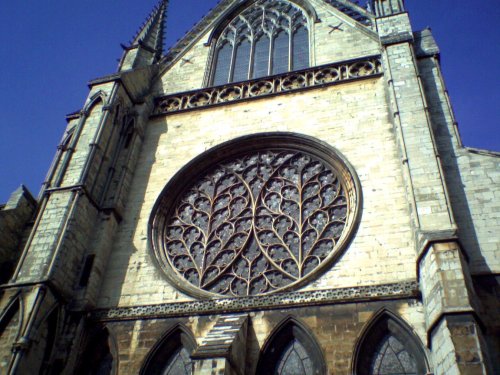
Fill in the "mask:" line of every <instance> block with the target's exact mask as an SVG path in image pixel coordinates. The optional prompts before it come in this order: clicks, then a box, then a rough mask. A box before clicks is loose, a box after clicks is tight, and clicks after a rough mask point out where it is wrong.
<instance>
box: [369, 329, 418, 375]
mask: <svg viewBox="0 0 500 375" xmlns="http://www.w3.org/2000/svg"><path fill="white" fill-rule="evenodd" d="M370 370H371V371H370V374H374V375H418V373H417V364H416V362H415V358H414V357H413V355H411V354H410V353H409V352H408V350H407V349H406V348H405V346H404V345H403V344H402V343H401V341H399V340H398V339H397V338H396V337H395V336H394V335H392V334H390V333H389V334H387V335H386V336H385V337H384V338H383V339H382V341H381V342H380V344H379V345H378V348H377V349H376V350H375V355H374V356H373V359H372V363H371V367H370Z"/></svg>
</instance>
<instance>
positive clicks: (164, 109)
mask: <svg viewBox="0 0 500 375" xmlns="http://www.w3.org/2000/svg"><path fill="white" fill-rule="evenodd" d="M381 74H382V64H381V60H380V56H369V57H364V58H362V59H356V60H349V61H344V62H340V63H334V64H328V65H322V66H316V67H314V68H308V69H304V70H299V71H295V72H289V73H285V74H279V75H275V76H270V77H264V78H259V79H253V80H250V81H243V82H238V83H231V84H227V85H222V86H216V87H210V88H206V89H201V90H195V91H188V92H183V93H178V94H173V95H166V96H162V97H158V98H156V99H155V108H154V112H153V116H163V115H167V114H170V113H178V112H183V111H189V110H193V109H199V108H203V107H211V106H215V105H223V104H227V103H232V102H240V101H243V100H252V99H258V98H262V97H267V96H271V95H278V94H284V93H289V92H296V91H299V90H305V89H311V88H315V87H324V86H329V85H334V84H338V83H343V82H349V81H353V80H358V79H366V78H372V77H377V76H380V75H381Z"/></svg>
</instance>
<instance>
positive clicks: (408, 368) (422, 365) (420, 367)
mask: <svg viewBox="0 0 500 375" xmlns="http://www.w3.org/2000/svg"><path fill="white" fill-rule="evenodd" d="M354 366H355V374H357V375H424V374H426V373H427V365H426V360H425V354H424V352H423V350H422V345H421V344H420V342H419V340H418V338H417V337H416V336H415V335H414V334H413V333H412V332H411V330H410V329H409V328H408V327H407V326H406V324H405V323H403V322H402V321H401V320H400V319H398V318H397V317H396V316H394V315H393V314H391V313H389V312H386V311H384V312H382V313H379V314H378V315H377V317H375V319H374V320H373V321H372V322H371V323H370V324H369V325H368V327H367V329H365V332H364V334H363V336H362V338H361V339H360V340H359V343H358V346H357V348H356V353H355V359H354Z"/></svg>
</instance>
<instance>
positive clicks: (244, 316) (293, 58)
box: [0, 0, 500, 375]
mask: <svg viewBox="0 0 500 375" xmlns="http://www.w3.org/2000/svg"><path fill="white" fill-rule="evenodd" d="M166 12H167V1H166V0H162V1H160V2H159V3H158V5H157V6H156V7H155V9H154V10H153V11H152V13H151V14H150V16H149V17H148V19H147V20H146V22H145V23H144V25H143V26H142V27H141V28H140V30H139V32H138V33H137V35H136V36H135V37H134V38H133V40H132V42H131V44H130V45H129V46H124V52H123V56H122V59H121V60H120V64H119V68H118V71H117V72H116V73H115V74H112V75H109V76H106V77H102V78H100V79H96V80H93V81H92V82H91V83H90V92H89V95H88V98H87V100H86V102H85V104H84V106H83V108H82V110H81V111H79V112H77V113H74V114H72V115H70V116H68V126H67V129H66V132H65V134H64V137H63V139H62V141H61V144H60V146H59V147H58V151H57V154H56V156H55V158H54V162H53V164H52V166H51V168H50V170H49V173H48V175H47V179H46V181H45V183H44V186H43V189H42V193H41V195H40V197H39V199H38V201H37V202H36V203H35V202H34V199H32V198H30V197H29V195H28V194H27V193H25V192H24V191H23V190H20V191H19V192H18V193H17V194H16V195H15V196H13V198H12V203H11V204H8V205H7V206H6V207H7V208H8V209H6V208H3V209H2V211H0V214H5V215H3V216H0V218H2V217H4V216H5V217H7V218H8V220H9V223H12V222H13V223H14V225H10V224H9V225H10V226H9V227H8V229H9V231H10V232H12V233H14V234H13V238H14V237H15V238H17V239H19V241H17V242H16V241H5V243H8V246H9V250H8V252H7V251H5V252H4V251H2V252H1V253H0V254H2V256H4V255H3V254H9V259H8V261H9V262H10V263H15V264H16V267H15V269H12V271H9V280H8V281H5V283H4V284H3V285H2V286H1V291H2V294H1V299H0V314H1V315H0V369H1V370H2V373H3V372H6V373H8V374H26V373H42V374H59V373H62V374H75V373H76V374H137V373H142V374H154V373H163V374H191V373H193V374H262V375H263V374H291V373H301V374H348V373H353V374H371V373H391V372H390V371H392V372H394V371H396V372H398V373H405V374H427V373H434V374H466V373H471V372H474V373H485V374H486V373H488V371H494V370H495V369H496V370H498V368H495V366H496V367H498V365H495V364H496V363H499V362H500V361H499V360H498V351H499V344H498V339H497V338H498V333H499V326H498V323H497V322H496V319H495V318H496V316H495V312H496V311H498V298H497V295H498V282H497V280H498V276H496V275H498V271H499V269H500V264H498V259H499V257H498V253H499V249H498V238H496V239H494V238H493V236H495V235H496V230H495V226H496V222H495V216H494V215H495V212H496V210H498V203H495V202H494V201H493V200H491V201H489V202H488V198H487V197H488V196H494V195H495V194H498V192H497V190H498V184H497V185H495V184H494V183H492V182H495V181H497V182H498V178H499V168H498V165H499V164H498V154H495V153H490V152H485V151H479V150H471V149H467V148H464V147H463V146H462V145H461V143H460V139H459V136H458V133H457V130H456V123H455V120H454V117H453V112H452V110H451V106H450V103H449V99H448V96H447V92H446V89H445V86H444V82H443V80H442V77H441V73H440V67H439V49H438V47H437V45H436V43H435V41H434V39H433V37H432V34H431V32H430V30H423V31H413V30H412V28H411V24H410V20H409V15H408V13H407V12H406V11H405V8H404V3H403V1H402V0H374V1H371V2H370V6H369V7H368V8H366V9H365V8H363V7H360V6H359V5H357V4H355V3H354V2H351V1H349V0H242V1H234V0H222V1H221V2H219V3H218V4H217V6H216V7H215V8H214V9H212V10H211V11H210V12H209V14H207V15H206V16H205V17H204V18H203V19H202V20H201V21H200V22H199V23H198V24H196V25H195V26H194V27H193V29H192V30H191V31H190V32H188V33H187V34H186V35H185V37H184V38H182V39H181V40H180V41H179V42H178V43H177V44H176V45H175V46H173V47H172V48H171V49H170V50H169V51H168V52H167V53H166V54H163V50H162V44H163V34H164V21H165V18H166ZM35 206H36V208H35V211H36V212H35V214H34V220H33V222H32V223H28V224H26V222H27V221H29V219H28V217H29V216H30V214H31V211H30V210H33V207H35ZM9 215H10V216H9ZM10 217H14V218H15V220H13V219H10ZM5 222H6V221H5ZM0 224H1V225H2V226H3V227H4V228H7V225H6V224H3V222H0ZM10 232H9V233H10ZM23 233H26V234H24V235H23ZM496 236H498V235H496ZM16 246H17V247H18V248H22V249H23V250H22V252H18V254H20V255H19V258H18V259H15V256H13V255H12V254H14V253H15V251H14V250H12V249H14V248H15V247H16ZM2 250H3V249H2ZM3 261H4V259H2V262H3ZM5 269H7V268H5ZM3 278H4V277H3ZM5 280H7V278H5ZM495 340H496V341H495Z"/></svg>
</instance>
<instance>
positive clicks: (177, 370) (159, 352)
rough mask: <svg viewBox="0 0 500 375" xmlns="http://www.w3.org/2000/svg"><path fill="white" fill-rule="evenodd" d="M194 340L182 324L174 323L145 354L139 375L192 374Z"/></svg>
mask: <svg viewBox="0 0 500 375" xmlns="http://www.w3.org/2000/svg"><path fill="white" fill-rule="evenodd" d="M195 348H196V341H195V340H194V338H192V335H191V334H190V333H189V332H188V331H187V329H186V328H184V327H183V326H182V325H175V326H173V327H171V329H170V330H169V331H167V333H166V334H165V335H164V336H163V338H162V339H161V340H160V341H159V342H158V343H157V344H156V345H155V347H154V348H153V349H152V350H151V352H150V353H149V355H148V356H147V358H146V360H145V363H144V365H143V368H142V369H141V371H140V374H141V375H153V374H155V375H156V374H160V375H192V373H193V361H192V360H191V353H192V352H193V351H194V349H195Z"/></svg>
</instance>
